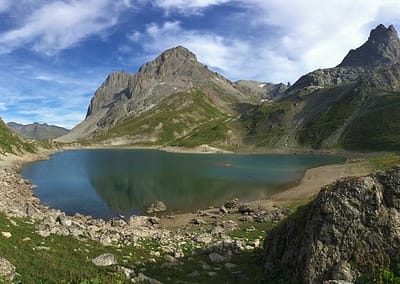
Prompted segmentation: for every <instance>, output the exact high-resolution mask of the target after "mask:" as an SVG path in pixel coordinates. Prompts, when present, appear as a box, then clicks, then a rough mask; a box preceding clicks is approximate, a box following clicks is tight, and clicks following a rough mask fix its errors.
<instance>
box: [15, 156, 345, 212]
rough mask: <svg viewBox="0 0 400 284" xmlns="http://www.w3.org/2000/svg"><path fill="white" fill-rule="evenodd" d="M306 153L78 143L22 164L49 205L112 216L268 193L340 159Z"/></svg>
mask: <svg viewBox="0 0 400 284" xmlns="http://www.w3.org/2000/svg"><path fill="white" fill-rule="evenodd" d="M341 160H342V159H341V158H338V157H323V156H302V155H295V156H293V155H217V154H216V155H195V154H173V153H165V152H160V151H151V150H76V151H66V152H61V153H57V154H56V155H54V157H52V159H50V160H47V161H40V162H35V163H32V164H30V165H27V166H25V167H24V168H23V170H22V175H23V176H24V177H25V178H28V179H31V180H32V181H33V182H34V183H35V184H36V185H37V186H38V188H37V189H36V190H35V194H36V195H37V196H38V197H39V198H40V199H41V201H42V202H43V203H45V204H47V205H49V206H52V207H55V208H58V209H61V210H63V211H65V212H67V213H68V214H74V213H75V212H79V213H83V214H89V215H92V216H95V217H103V218H108V217H111V216H115V215H116V214H125V215H129V214H140V213H141V212H142V210H143V209H144V208H145V206H146V205H148V204H149V203H151V202H153V201H155V200H162V201H164V202H165V203H166V204H167V206H168V208H169V210H170V211H174V212H178V211H190V210H194V209H198V208H205V207H208V206H210V205H219V204H222V203H223V202H224V201H226V200H227V199H230V198H233V197H239V198H240V199H242V200H251V199H256V198H262V197H265V196H268V195H269V194H271V193H272V192H274V191H277V190H281V189H282V188H284V187H286V186H287V185H288V184H291V183H293V182H295V181H297V180H298V179H299V178H300V177H301V175H302V173H303V171H304V170H305V169H306V168H310V167H313V166H316V165H322V164H328V163H335V162H339V161H341Z"/></svg>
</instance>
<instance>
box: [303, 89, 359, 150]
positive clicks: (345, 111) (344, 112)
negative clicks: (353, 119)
mask: <svg viewBox="0 0 400 284" xmlns="http://www.w3.org/2000/svg"><path fill="white" fill-rule="evenodd" d="M340 91H341V90H338V89H337V88H335V89H333V90H329V91H328V90H327V92H331V93H332V92H334V93H335V94H334V95H337V96H338V100H337V101H334V102H332V103H331V104H330V105H329V106H328V107H327V108H326V109H324V110H321V111H320V112H318V113H316V114H315V115H314V116H312V117H311V118H310V119H309V120H308V121H307V122H306V123H305V124H304V126H303V127H302V128H301V129H300V130H299V132H298V133H297V135H298V141H299V142H300V144H302V145H304V146H309V147H312V148H314V149H318V148H320V147H321V146H322V143H323V142H324V141H325V140H326V139H328V138H329V137H330V136H331V135H334V133H335V132H336V131H337V130H338V129H339V128H340V127H341V126H342V125H343V124H344V123H345V122H346V120H347V119H349V117H350V116H351V115H352V114H353V113H354V112H355V110H356V108H357V106H358V105H359V103H360V101H361V98H362V97H361V94H360V92H359V88H354V87H352V88H351V89H350V90H346V91H345V93H344V94H340Z"/></svg>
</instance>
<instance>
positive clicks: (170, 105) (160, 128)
mask: <svg viewBox="0 0 400 284" xmlns="http://www.w3.org/2000/svg"><path fill="white" fill-rule="evenodd" d="M228 118H229V117H228V116H227V115H226V114H224V113H223V112H222V111H220V110H219V109H218V108H217V107H216V106H215V105H214V104H212V103H211V102H210V101H209V99H208V98H207V96H206V95H205V94H204V93H202V92H201V91H197V90H192V91H190V92H182V93H178V94H175V95H173V96H170V97H167V98H165V99H164V100H163V101H162V102H160V103H159V104H158V105H157V106H156V107H154V108H153V109H151V110H149V111H147V112H145V113H142V114H139V115H137V116H133V117H130V118H128V119H126V120H125V121H123V122H121V123H120V124H118V125H117V126H116V127H113V128H111V129H110V130H108V131H105V132H100V133H98V134H97V135H96V136H95V137H94V139H93V141H94V142H99V141H104V140H109V139H114V138H117V137H127V138H128V139H130V140H131V141H132V143H134V144H141V145H142V144H147V145H181V146H188V147H194V146H198V145H201V144H205V143H207V144H212V143H213V142H215V141H218V142H224V141H225V139H226V137H227V132H228V128H227V126H226V124H225V123H224V121H225V120H226V119H228Z"/></svg>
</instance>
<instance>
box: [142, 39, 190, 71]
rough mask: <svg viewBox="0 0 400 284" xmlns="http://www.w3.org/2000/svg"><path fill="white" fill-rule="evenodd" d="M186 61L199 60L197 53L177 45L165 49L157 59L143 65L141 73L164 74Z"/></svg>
mask: <svg viewBox="0 0 400 284" xmlns="http://www.w3.org/2000/svg"><path fill="white" fill-rule="evenodd" d="M186 62H197V58H196V55H195V54H194V53H193V52H191V51H190V50H189V49H187V48H185V47H183V46H177V47H173V48H169V49H167V50H165V51H163V52H162V53H161V54H160V55H159V56H157V58H156V59H154V60H153V61H151V62H148V63H146V64H144V65H142V66H141V67H140V69H139V73H140V74H152V75H158V76H162V75H165V74H166V73H169V72H171V71H172V72H173V71H175V70H176V69H177V68H179V67H180V66H181V65H183V64H184V63H186Z"/></svg>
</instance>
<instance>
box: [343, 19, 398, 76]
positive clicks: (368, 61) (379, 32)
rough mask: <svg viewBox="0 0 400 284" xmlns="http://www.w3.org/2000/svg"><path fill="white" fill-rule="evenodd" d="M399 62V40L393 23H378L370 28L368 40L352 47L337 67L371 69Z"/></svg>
mask: <svg viewBox="0 0 400 284" xmlns="http://www.w3.org/2000/svg"><path fill="white" fill-rule="evenodd" d="M399 62H400V40H399V36H398V34H397V31H396V29H395V27H394V26H393V25H390V26H389V27H387V28H386V27H385V26H384V25H382V24H380V25H378V26H377V27H376V28H375V29H373V30H371V32H370V35H369V38H368V40H367V41H366V42H365V43H364V44H363V45H362V46H360V47H359V48H357V49H355V50H354V49H352V50H350V52H349V53H348V54H347V55H346V57H345V58H344V59H343V61H342V63H340V64H339V67H363V68H367V69H373V68H377V67H381V66H385V65H393V64H396V63H399Z"/></svg>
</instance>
